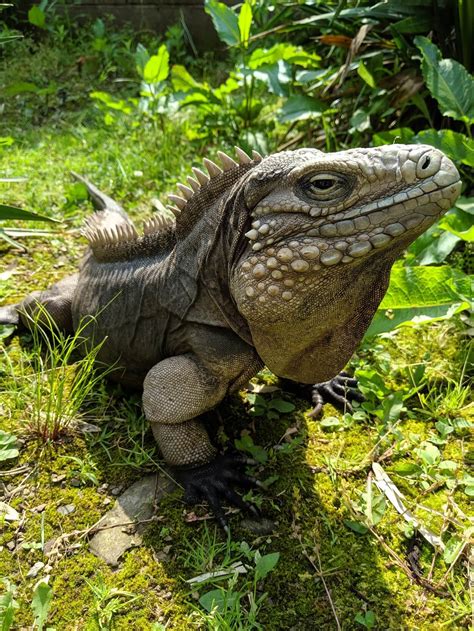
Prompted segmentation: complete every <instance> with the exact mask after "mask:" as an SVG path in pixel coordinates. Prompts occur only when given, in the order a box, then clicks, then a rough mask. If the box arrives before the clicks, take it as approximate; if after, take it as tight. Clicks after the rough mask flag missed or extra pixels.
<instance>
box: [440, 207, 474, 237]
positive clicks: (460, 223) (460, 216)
mask: <svg viewBox="0 0 474 631" xmlns="http://www.w3.org/2000/svg"><path fill="white" fill-rule="evenodd" d="M439 227H440V228H443V229H444V230H448V231H449V232H450V233H452V234H453V235H455V236H456V237H458V238H459V239H462V240H463V241H468V242H470V243H472V242H473V241H474V217H473V216H472V215H471V214H470V213H468V212H466V211H464V210H462V209H461V208H459V207H456V208H454V209H453V210H452V211H450V212H449V213H448V214H447V215H445V216H444V217H443V218H442V219H441V221H440V222H439Z"/></svg>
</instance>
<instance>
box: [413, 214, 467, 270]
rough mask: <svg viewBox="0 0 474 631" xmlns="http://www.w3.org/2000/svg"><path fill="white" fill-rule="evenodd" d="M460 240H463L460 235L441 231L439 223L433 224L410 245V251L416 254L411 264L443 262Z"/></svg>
mask: <svg viewBox="0 0 474 631" xmlns="http://www.w3.org/2000/svg"><path fill="white" fill-rule="evenodd" d="M459 241H461V239H460V237H458V236H456V235H454V234H452V233H451V232H446V231H441V229H440V225H439V224H437V225H434V226H431V228H429V229H428V230H427V231H426V232H424V233H423V234H421V235H420V236H419V237H418V239H416V241H415V242H414V243H412V244H411V245H410V248H409V252H413V254H414V255H415V258H414V260H413V261H410V264H416V265H432V264H433V263H442V262H443V261H444V260H445V259H446V257H447V256H449V254H451V252H452V251H453V249H454V248H455V247H456V244H457V243H459Z"/></svg>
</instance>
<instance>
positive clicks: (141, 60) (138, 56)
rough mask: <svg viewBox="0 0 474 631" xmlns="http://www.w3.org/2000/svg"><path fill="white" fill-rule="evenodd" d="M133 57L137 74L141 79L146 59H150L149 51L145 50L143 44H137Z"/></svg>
mask: <svg viewBox="0 0 474 631" xmlns="http://www.w3.org/2000/svg"><path fill="white" fill-rule="evenodd" d="M134 59H135V67H136V69H137V72H138V74H139V75H140V77H141V78H142V79H143V71H144V69H145V66H146V64H147V61H148V60H149V59H150V53H149V52H148V51H147V49H146V48H145V46H143V44H137V49H136V51H135V55H134Z"/></svg>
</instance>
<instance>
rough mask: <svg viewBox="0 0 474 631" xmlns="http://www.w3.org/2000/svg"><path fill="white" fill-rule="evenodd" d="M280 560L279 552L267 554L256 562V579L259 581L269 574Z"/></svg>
mask: <svg viewBox="0 0 474 631" xmlns="http://www.w3.org/2000/svg"><path fill="white" fill-rule="evenodd" d="M279 558H280V553H279V552H272V553H270V554H265V555H263V556H262V557H260V558H258V559H257V561H256V562H255V579H256V580H257V581H258V580H260V579H262V578H265V576H267V574H269V573H270V572H271V571H272V570H273V568H274V567H275V565H276V564H277V563H278V560H279Z"/></svg>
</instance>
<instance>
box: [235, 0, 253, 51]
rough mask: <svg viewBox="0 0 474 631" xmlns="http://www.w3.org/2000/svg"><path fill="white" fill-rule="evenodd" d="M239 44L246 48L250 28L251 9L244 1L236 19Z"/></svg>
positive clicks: (248, 3)
mask: <svg viewBox="0 0 474 631" xmlns="http://www.w3.org/2000/svg"><path fill="white" fill-rule="evenodd" d="M238 25H239V34H240V43H241V44H243V45H244V46H245V48H247V46H248V44H249V36H250V27H251V26H252V7H251V6H250V2H248V1H246V2H244V4H243V5H242V7H241V9H240V13H239V18H238Z"/></svg>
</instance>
